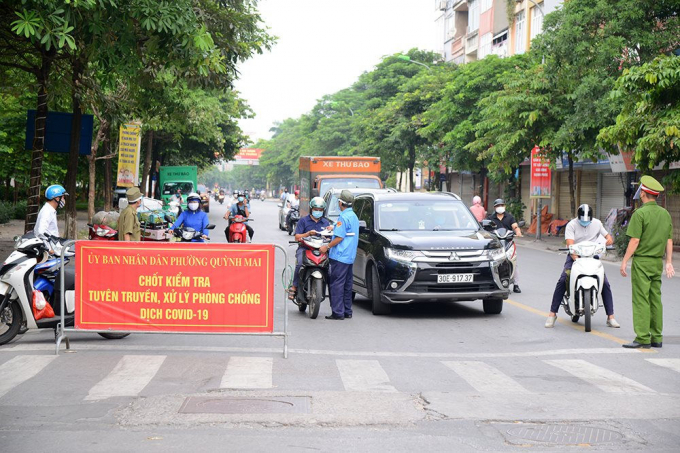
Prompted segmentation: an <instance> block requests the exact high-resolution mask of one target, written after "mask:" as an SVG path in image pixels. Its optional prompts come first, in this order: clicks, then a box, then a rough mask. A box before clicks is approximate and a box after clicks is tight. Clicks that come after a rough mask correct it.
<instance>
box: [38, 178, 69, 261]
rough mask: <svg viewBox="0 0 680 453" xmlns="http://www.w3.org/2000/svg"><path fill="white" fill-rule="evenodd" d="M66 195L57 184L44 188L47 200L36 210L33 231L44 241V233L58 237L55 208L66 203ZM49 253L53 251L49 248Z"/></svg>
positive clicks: (61, 206)
mask: <svg viewBox="0 0 680 453" xmlns="http://www.w3.org/2000/svg"><path fill="white" fill-rule="evenodd" d="M66 196H68V193H67V192H66V189H64V187H63V186H61V185H59V184H52V185H51V186H49V187H48V188H47V190H45V198H46V199H47V201H46V202H45V204H44V205H43V207H42V208H41V209H40V212H38V218H37V219H36V221H35V227H34V228H33V233H34V234H35V237H37V238H38V239H42V240H43V241H45V240H46V239H47V238H46V237H45V235H50V236H56V237H59V225H58V224H57V209H59V208H63V207H64V206H65V205H66V200H65V198H64V197H66ZM50 253H54V252H53V251H52V250H50Z"/></svg>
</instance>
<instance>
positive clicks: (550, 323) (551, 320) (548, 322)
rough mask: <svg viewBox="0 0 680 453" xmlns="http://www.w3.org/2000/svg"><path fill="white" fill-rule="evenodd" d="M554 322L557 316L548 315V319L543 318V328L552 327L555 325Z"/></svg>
mask: <svg viewBox="0 0 680 453" xmlns="http://www.w3.org/2000/svg"><path fill="white" fill-rule="evenodd" d="M556 322H557V316H548V319H546V320H545V328H546V329H552V328H553V327H555V323H556Z"/></svg>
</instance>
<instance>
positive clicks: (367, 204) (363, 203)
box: [352, 198, 373, 230]
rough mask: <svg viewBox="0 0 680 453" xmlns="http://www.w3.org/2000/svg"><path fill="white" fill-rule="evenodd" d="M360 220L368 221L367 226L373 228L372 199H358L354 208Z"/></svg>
mask: <svg viewBox="0 0 680 453" xmlns="http://www.w3.org/2000/svg"><path fill="white" fill-rule="evenodd" d="M352 210H353V211H354V213H355V214H356V215H357V217H358V218H359V220H363V221H364V222H366V228H368V229H369V230H371V229H373V203H372V202H371V200H369V199H366V198H363V199H360V200H357V202H356V203H354V206H353V208H352Z"/></svg>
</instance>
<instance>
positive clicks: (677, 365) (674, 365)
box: [645, 359, 680, 373]
mask: <svg viewBox="0 0 680 453" xmlns="http://www.w3.org/2000/svg"><path fill="white" fill-rule="evenodd" d="M645 360H647V361H648V362H651V363H653V364H654V365H659V366H662V367H664V368H670V369H671V370H673V371H677V372H678V373H680V359H645Z"/></svg>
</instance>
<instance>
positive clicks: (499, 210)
mask: <svg viewBox="0 0 680 453" xmlns="http://www.w3.org/2000/svg"><path fill="white" fill-rule="evenodd" d="M504 212H505V206H500V207H498V208H496V213H497V214H503V213H504Z"/></svg>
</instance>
